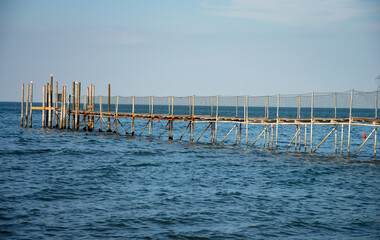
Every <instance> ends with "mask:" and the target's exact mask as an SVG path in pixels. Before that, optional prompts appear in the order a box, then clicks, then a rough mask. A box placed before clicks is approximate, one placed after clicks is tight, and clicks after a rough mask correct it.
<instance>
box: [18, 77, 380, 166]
mask: <svg viewBox="0 0 380 240" xmlns="http://www.w3.org/2000/svg"><path fill="white" fill-rule="evenodd" d="M83 90H84V91H83ZM83 90H82V86H81V83H80V82H73V83H72V89H71V91H70V90H68V89H67V86H62V87H61V88H60V89H59V85H58V82H54V81H53V75H51V76H50V81H49V82H48V83H46V85H44V86H43V88H42V96H43V98H42V105H41V106H34V105H33V82H32V83H30V84H27V85H26V99H25V85H24V84H22V95H21V124H20V125H21V127H25V128H26V127H30V128H31V127H32V126H33V124H32V116H33V115H32V114H33V111H42V114H41V115H42V117H41V118H42V121H41V127H42V128H49V129H53V128H56V129H72V130H75V131H79V130H81V131H99V132H103V131H105V132H113V133H119V134H128V135H131V136H134V135H142V134H143V133H144V131H145V130H146V128H148V129H149V130H147V131H149V137H158V138H160V137H161V136H163V133H164V132H165V130H166V131H167V132H168V134H167V137H168V139H170V140H173V139H179V140H181V139H182V138H183V137H184V136H185V134H186V133H187V134H188V135H189V141H190V142H198V141H200V139H201V138H202V137H204V134H205V132H208V131H209V133H210V140H209V142H210V143H213V144H223V142H225V140H226V139H227V138H234V144H235V145H238V146H242V147H244V148H246V149H248V148H251V147H255V146H257V145H256V144H258V141H259V139H261V140H262V143H263V148H266V149H269V150H273V151H277V150H278V148H279V131H280V130H279V127H280V126H284V125H286V126H294V128H295V131H294V135H292V136H290V139H291V140H290V141H289V143H288V144H287V145H286V150H285V151H288V150H289V149H290V147H291V146H292V145H294V151H298V152H310V153H314V152H316V151H318V149H319V148H320V147H321V146H322V145H323V144H324V143H325V141H326V139H328V138H329V137H330V136H331V135H332V136H331V137H330V138H332V137H334V145H333V146H329V147H330V148H332V149H333V150H331V152H332V154H334V155H335V156H341V157H355V156H356V155H357V154H358V152H359V151H360V150H361V149H362V147H363V146H364V145H365V144H366V143H367V142H368V141H369V139H372V141H373V145H374V146H373V155H374V158H375V159H376V148H377V128H378V127H379V124H380V121H379V120H378V117H377V114H378V91H373V92H360V91H355V90H351V91H347V92H332V93H314V92H313V93H309V94H298V95H297V94H294V95H290V94H285V95H281V94H278V95H272V96H219V95H217V96H195V95H193V96H185V97H177V96H167V97H157V96H145V97H141V96H130V97H122V96H111V85H110V84H108V96H96V95H95V85H93V84H90V85H89V86H87V87H84V88H83ZM83 92H84V93H85V95H82V93H83ZM70 93H71V94H70ZM121 119H129V122H128V124H130V125H129V126H127V123H126V122H124V123H122V121H121ZM136 121H144V127H143V128H141V129H136V124H135V123H136ZM155 121H158V122H160V121H164V122H165V123H166V124H165V126H164V128H163V129H162V130H161V129H160V134H159V135H158V136H153V128H154V122H155ZM176 122H186V127H185V128H183V129H182V128H181V129H178V128H177V129H175V125H176V124H175V123H176ZM199 123H205V124H203V125H202V127H203V129H202V133H201V134H199V135H197V136H195V134H194V129H195V127H196V124H199ZM227 123H228V124H230V126H232V128H231V129H230V130H229V132H228V133H227V134H223V136H220V133H219V136H218V126H220V125H221V124H227ZM181 126H182V125H181ZM316 126H323V127H324V128H328V130H330V131H329V132H328V134H327V135H326V136H325V137H324V139H323V140H322V141H318V142H315V140H314V139H313V136H314V134H315V133H313V130H314V129H315V127H316ZM355 126H364V127H368V129H369V131H368V132H370V133H369V134H368V136H365V138H364V136H363V139H364V140H363V142H362V144H361V145H360V146H359V147H358V148H357V149H351V146H350V143H351V131H352V128H353V127H355ZM252 127H254V128H256V129H258V130H259V131H258V132H259V134H257V135H252V134H251V135H250V134H249V128H252ZM175 130H176V131H175ZM314 131H315V130H314ZM345 131H347V133H346V134H347V138H346V139H345V138H344V132H345ZM338 133H339V134H340V136H339V137H338ZM231 135H232V136H231ZM233 135H234V136H233ZM367 144H368V143H367ZM284 147H285V146H284ZM344 150H346V151H344ZM351 150H352V151H351Z"/></svg>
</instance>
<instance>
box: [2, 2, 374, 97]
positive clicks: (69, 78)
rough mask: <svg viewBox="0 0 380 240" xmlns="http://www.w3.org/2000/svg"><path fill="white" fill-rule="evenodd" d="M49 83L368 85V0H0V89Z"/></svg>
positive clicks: (200, 88) (153, 88) (183, 91)
mask: <svg viewBox="0 0 380 240" xmlns="http://www.w3.org/2000/svg"><path fill="white" fill-rule="evenodd" d="M50 73H53V74H54V75H55V79H56V80H57V81H59V83H60V84H61V86H62V84H64V85H67V86H71V83H72V82H73V81H81V82H82V83H83V84H84V85H88V84H90V83H93V84H95V85H96V93H97V94H101V95H106V90H107V84H108V83H111V85H112V94H113V95H116V94H117V95H121V96H131V95H143V96H146V95H156V96H166V95H177V96H187V95H193V94H196V95H211V94H213V95H214V94H223V95H247V94H248V95H272V94H278V93H281V94H286V93H308V92H312V91H316V92H325V91H346V90H349V89H352V88H354V89H356V90H360V91H372V90H374V89H376V88H377V85H376V83H375V81H374V79H375V78H376V77H377V76H378V75H380V1H379V0H287V1H284V0H271V1H268V0H181V1H180V0H160V1H158V0H138V1H137V0H135V1H130V0H125V1H116V0H110V1H86V0H82V1H70V0H66V1H63V0H59V1H58V0H56V1H54V0H49V1H42V0H34V1H25V0H19V1H10V0H1V1H0V101H19V99H20V94H21V93H20V92H21V89H20V86H21V83H28V82H30V81H34V82H35V88H36V90H35V94H37V95H39V94H41V93H40V92H41V88H42V84H44V83H45V82H47V81H48V80H49V75H50Z"/></svg>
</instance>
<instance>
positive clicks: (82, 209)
mask: <svg viewBox="0 0 380 240" xmlns="http://www.w3.org/2000/svg"><path fill="white" fill-rule="evenodd" d="M121 123H122V124H123V127H124V128H125V131H127V132H128V133H129V131H130V120H128V119H122V120H121ZM166 123H167V122H166V121H164V120H161V121H158V120H155V121H154V124H153V129H152V137H149V126H148V127H147V128H146V130H145V131H144V132H143V133H142V134H141V135H140V133H141V131H142V129H143V127H144V126H145V125H146V120H136V123H135V124H136V126H135V128H136V130H135V136H130V135H129V134H126V133H125V131H124V129H123V128H121V127H120V126H119V128H118V133H107V132H101V133H100V132H98V131H93V132H88V131H83V130H82V129H80V131H73V130H71V129H66V130H59V129H42V128H41V113H40V111H35V112H34V113H33V127H32V128H23V127H21V126H20V103H9V102H1V103H0V130H1V131H0V239H380V161H379V160H376V159H375V158H374V135H372V136H371V137H370V138H369V139H368V141H367V142H366V143H365V144H364V146H363V148H362V149H361V150H360V151H359V153H358V154H357V156H355V157H353V153H354V152H355V151H356V150H357V149H358V148H359V147H360V145H361V144H362V143H363V141H364V139H363V138H362V136H363V133H366V135H367V136H368V135H369V134H370V132H371V131H372V130H373V128H372V127H366V126H352V128H351V152H350V157H349V158H348V157H347V137H348V135H347V133H348V129H347V127H345V128H344V129H343V130H344V132H343V134H344V135H343V137H344V138H343V139H344V148H343V156H340V152H341V149H340V141H341V127H340V126H338V128H337V129H338V131H337V138H338V149H337V151H338V153H337V154H335V149H334V148H335V144H334V141H335V131H333V133H332V134H331V135H330V136H329V137H328V138H327V140H326V141H325V142H324V143H323V144H322V145H321V147H320V148H319V149H318V150H317V151H316V152H315V153H313V154H311V153H310V145H309V143H308V144H307V146H306V152H305V146H304V143H303V141H304V138H303V134H304V129H303V128H302V129H301V149H300V148H299V145H297V146H295V145H294V142H293V143H292V144H291V147H290V148H289V149H288V150H286V147H287V146H288V144H289V143H290V141H291V139H292V137H293V135H294V134H295V132H296V128H295V127H294V126H280V127H279V139H278V149H277V150H270V149H268V144H267V142H266V145H265V146H264V138H263V136H262V137H261V138H260V139H259V140H258V141H257V143H256V144H255V145H254V146H253V147H248V148H247V147H246V142H245V139H246V135H245V134H246V131H247V129H246V126H245V125H244V124H242V140H241V143H240V145H239V144H235V134H236V132H235V130H233V131H232V133H231V134H230V135H229V136H228V137H227V138H226V140H225V141H224V142H223V143H220V141H221V140H222V139H223V138H224V137H225V136H226V134H227V133H228V132H229V131H230V130H231V129H232V128H233V127H234V124H233V123H218V136H217V137H218V144H212V143H211V134H210V129H208V130H207V131H206V132H205V134H204V135H203V136H202V138H201V139H200V140H199V141H198V142H196V141H195V140H196V139H197V138H198V137H199V136H200V134H201V133H202V132H203V131H204V130H205V129H206V127H207V125H208V124H207V123H196V124H195V128H194V141H193V142H191V141H190V139H189V134H188V132H186V133H185V135H184V137H183V138H182V140H179V137H180V136H181V135H182V132H183V131H184V130H185V128H186V125H187V123H186V122H181V123H180V122H175V123H174V140H168V131H167V130H165V131H164V132H163V134H162V136H161V137H160V138H158V135H159V134H160V133H161V131H162V129H163V128H164V126H165V125H166ZM98 125H99V123H97V126H96V129H97V128H98ZM104 127H105V126H104V123H103V130H104ZM239 127H240V126H239ZM332 128H333V126H314V129H313V130H314V135H313V141H314V142H315V143H314V148H315V147H316V144H318V143H320V142H321V141H322V140H323V138H324V137H325V136H326V135H327V134H328V133H329V132H330V131H331V130H332ZM262 130H263V126H262V125H250V126H249V128H248V138H249V145H251V143H253V141H254V140H255V139H256V138H257V136H258V135H259V134H260V133H261V131H262ZM307 134H308V135H307V141H309V140H310V137H309V136H310V129H309V128H308V129H307ZM266 140H267V138H266ZM297 144H298V142H297ZM295 148H296V150H295ZM378 158H379V159H380V156H378Z"/></svg>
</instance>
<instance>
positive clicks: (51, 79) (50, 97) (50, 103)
mask: <svg viewBox="0 0 380 240" xmlns="http://www.w3.org/2000/svg"><path fill="white" fill-rule="evenodd" d="M49 89H50V91H49V94H50V95H49V100H50V102H49V101H48V102H49V122H51V123H49V128H52V127H53V126H52V125H53V122H52V121H53V116H54V115H53V114H54V113H55V112H54V113H53V112H52V107H53V74H50V85H49Z"/></svg>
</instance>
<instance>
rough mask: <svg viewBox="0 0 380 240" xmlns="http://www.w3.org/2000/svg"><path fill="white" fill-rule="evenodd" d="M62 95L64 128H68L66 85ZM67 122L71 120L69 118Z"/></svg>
mask: <svg viewBox="0 0 380 240" xmlns="http://www.w3.org/2000/svg"><path fill="white" fill-rule="evenodd" d="M62 97H63V125H62V128H63V129H66V117H68V116H67V111H66V104H67V103H66V86H63V93H62ZM67 122H70V120H68V121H67Z"/></svg>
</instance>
